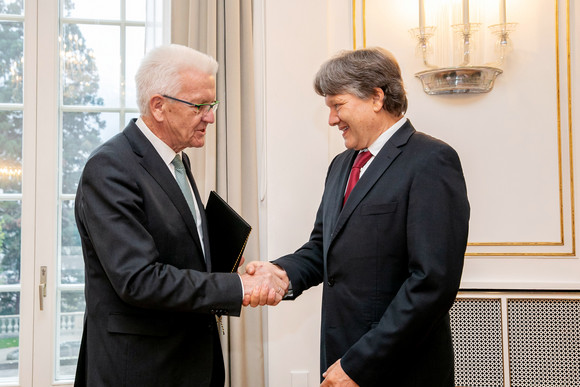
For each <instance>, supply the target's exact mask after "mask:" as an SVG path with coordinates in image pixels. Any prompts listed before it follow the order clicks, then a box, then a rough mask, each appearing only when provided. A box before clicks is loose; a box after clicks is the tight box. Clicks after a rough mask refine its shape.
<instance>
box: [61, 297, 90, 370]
mask: <svg viewBox="0 0 580 387" xmlns="http://www.w3.org/2000/svg"><path fill="white" fill-rule="evenodd" d="M59 309H60V312H59V316H60V319H59V321H60V326H59V328H58V332H57V335H56V336H57V346H56V348H57V349H56V358H57V359H58V361H57V362H56V380H63V379H71V378H73V377H74V374H75V369H76V365H77V358H78V355H79V349H80V346H81V337H82V334H83V319H84V310H85V295H84V292H83V291H82V290H72V291H68V290H67V291H64V290H63V291H62V293H61V295H60V305H59Z"/></svg>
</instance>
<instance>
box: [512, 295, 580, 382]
mask: <svg viewBox="0 0 580 387" xmlns="http://www.w3.org/2000/svg"><path fill="white" fill-rule="evenodd" d="M507 306H508V332H509V333H508V340H509V360H510V380H511V386H512V387H571V386H580V302H579V300H554V299H551V300H548V299H509V300H508V301H507Z"/></svg>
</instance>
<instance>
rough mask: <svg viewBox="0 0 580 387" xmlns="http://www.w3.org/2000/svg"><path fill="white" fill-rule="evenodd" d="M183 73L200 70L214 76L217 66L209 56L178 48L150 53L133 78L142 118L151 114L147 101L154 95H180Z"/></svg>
mask: <svg viewBox="0 0 580 387" xmlns="http://www.w3.org/2000/svg"><path fill="white" fill-rule="evenodd" d="M186 70H199V71H201V72H203V73H206V74H209V75H214V76H215V74H216V73H217V70H218V63H217V62H216V60H215V59H214V58H212V57H211V56H209V55H206V54H204V53H202V52H199V51H196V50H194V49H193V48H189V47H186V46H181V45H179V44H170V45H165V46H159V47H155V48H154V49H152V50H151V51H149V52H148V53H147V54H146V55H145V57H144V58H143V60H142V61H141V65H140V66H139V69H138V70H137V73H136V74H135V85H136V87H137V104H138V105H139V112H140V113H141V115H148V114H149V113H150V111H149V100H150V99H151V97H152V96H153V95H155V94H161V95H163V94H165V95H170V96H173V95H176V94H178V93H179V92H180V91H181V73H182V72H183V71H186Z"/></svg>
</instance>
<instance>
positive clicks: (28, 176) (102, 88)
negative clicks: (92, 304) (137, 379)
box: [0, 0, 169, 386]
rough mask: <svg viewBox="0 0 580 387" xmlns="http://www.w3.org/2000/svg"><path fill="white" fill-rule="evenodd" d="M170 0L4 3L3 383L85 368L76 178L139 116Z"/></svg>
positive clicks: (56, 377)
mask: <svg viewBox="0 0 580 387" xmlns="http://www.w3.org/2000/svg"><path fill="white" fill-rule="evenodd" d="M168 4H169V1H168V0H102V1H94V0H0V384H3V385H4V384H6V385H14V384H19V385H33V386H47V385H50V384H51V383H53V382H55V381H58V382H61V383H67V382H68V381H71V380H72V379H73V377H74V373H75V369H76V362H77V356H78V351H79V348H80V339H81V334H82V329H83V316H84V263H83V257H82V251H81V246H80V239H79V236H78V233H77V229H76V223H75V219H74V198H75V193H76V188H77V182H78V179H79V177H80V174H81V172H82V169H83V166H84V163H85V162H86V160H87V157H88V156H89V154H90V153H91V152H92V150H93V149H94V148H95V147H97V146H98V145H99V144H101V143H102V142H104V141H106V140H107V139H108V138H110V137H111V136H113V135H115V134H116V133H118V132H119V131H120V130H122V129H123V128H124V127H125V125H126V124H127V122H128V121H129V120H130V119H132V118H135V117H137V116H138V109H137V104H136V93H135V85H134V74H135V71H136V70H137V67H138V65H139V62H140V60H141V58H142V57H143V54H144V52H145V45H146V42H145V32H146V29H147V33H148V34H149V35H151V30H152V29H150V28H149V27H148V25H149V24H148V21H147V20H146V19H147V16H148V15H154V16H155V17H158V16H159V14H161V13H164V12H163V11H165V17H167V15H168V13H167V12H166V11H167V7H168ZM148 7H150V8H148ZM148 9H149V11H148ZM155 21H156V23H153V24H152V25H155V26H156V27H157V30H156V31H155V32H156V33H157V34H158V33H159V30H160V29H159V22H157V20H155ZM161 30H162V29H161ZM153 36H154V38H157V40H158V41H159V40H160V41H163V39H162V38H161V39H160V38H159V36H158V35H153ZM149 45H152V44H149ZM21 241H26V242H21ZM41 266H42V267H46V272H47V278H48V280H47V287H46V297H43V296H41V293H40V292H41V291H42V288H39V279H38V278H39V274H38V273H39V272H40V268H41ZM41 301H43V302H42V310H41V309H40V304H41ZM47 354H52V356H47ZM33 364H34V367H33Z"/></svg>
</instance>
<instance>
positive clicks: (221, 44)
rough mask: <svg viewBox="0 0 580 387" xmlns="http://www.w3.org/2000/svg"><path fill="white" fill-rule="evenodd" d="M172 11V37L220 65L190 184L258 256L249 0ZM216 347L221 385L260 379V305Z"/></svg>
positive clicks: (199, 1) (212, 1)
mask: <svg viewBox="0 0 580 387" xmlns="http://www.w3.org/2000/svg"><path fill="white" fill-rule="evenodd" d="M172 15H173V16H172V23H171V25H172V27H171V36H172V39H171V40H172V42H173V43H179V44H184V45H188V46H190V47H193V48H195V49H198V50H200V51H203V52H205V53H208V54H210V55H212V56H213V57H214V58H216V59H217V61H218V62H219V64H220V68H219V71H218V75H217V99H218V100H219V101H220V108H219V109H218V111H217V117H216V123H215V124H214V125H213V128H210V129H209V130H208V132H207V134H206V145H205V147H203V148H201V149H192V150H188V154H189V155H190V156H191V159H192V168H193V171H194V174H195V178H196V182H197V184H198V186H199V190H200V192H203V194H202V195H205V199H207V195H208V194H209V191H210V190H216V191H217V192H218V193H219V194H220V195H221V196H222V197H223V198H225V199H226V200H227V201H228V203H229V204H230V205H231V206H232V207H234V208H235V209H236V210H237V211H238V212H239V213H240V214H241V215H242V216H243V217H244V218H245V219H246V220H247V221H248V222H249V223H250V224H251V225H252V226H253V230H252V234H251V236H250V240H249V241H248V245H247V247H246V250H245V253H244V256H245V257H246V260H247V261H253V260H256V259H259V247H258V246H259V241H258V234H259V233H258V174H257V155H256V154H257V152H256V122H255V104H254V63H253V42H252V39H253V38H252V1H247V0H172ZM222 345H223V347H224V354H225V364H226V373H227V374H228V380H227V381H226V385H229V386H232V387H260V386H264V385H265V382H264V352H263V340H262V310H261V308H256V309H251V308H248V309H244V310H243V311H242V316H241V318H235V317H234V318H229V319H228V323H227V330H226V336H222Z"/></svg>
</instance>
